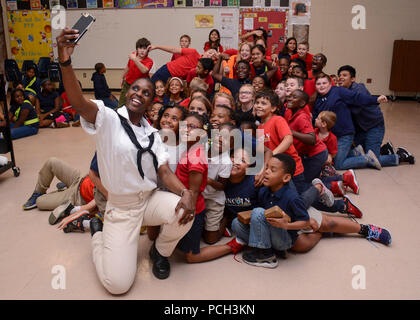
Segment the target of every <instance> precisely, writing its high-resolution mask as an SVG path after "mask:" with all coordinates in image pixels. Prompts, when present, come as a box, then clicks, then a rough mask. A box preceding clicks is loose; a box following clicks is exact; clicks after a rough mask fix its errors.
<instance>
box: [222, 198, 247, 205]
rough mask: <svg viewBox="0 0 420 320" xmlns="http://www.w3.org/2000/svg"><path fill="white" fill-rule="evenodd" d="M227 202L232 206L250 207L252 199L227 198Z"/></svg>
mask: <svg viewBox="0 0 420 320" xmlns="http://www.w3.org/2000/svg"><path fill="white" fill-rule="evenodd" d="M225 204H226V205H227V206H231V207H249V206H251V199H250V198H248V197H246V198H241V197H235V198H226V202H225Z"/></svg>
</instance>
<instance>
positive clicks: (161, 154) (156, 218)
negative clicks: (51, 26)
mask: <svg viewBox="0 0 420 320" xmlns="http://www.w3.org/2000/svg"><path fill="white" fill-rule="evenodd" d="M77 37H78V31H77V30H71V29H69V28H66V29H64V30H63V31H62V32H61V34H60V35H59V36H58V37H57V39H56V40H57V47H58V58H59V62H60V65H61V70H62V74H63V83H64V88H65V90H66V92H67V95H68V97H69V100H70V103H71V105H72V106H73V108H74V109H75V110H76V111H77V113H79V114H80V116H81V124H82V127H83V129H84V130H85V131H86V132H87V133H89V134H91V135H92V136H93V137H94V139H95V142H96V150H97V156H98V166H99V169H100V172H101V180H102V183H103V185H104V187H105V188H106V189H107V190H108V202H107V207H106V211H105V216H104V223H103V225H102V222H101V221H100V220H99V219H92V220H91V223H90V224H91V225H90V229H91V234H92V251H93V262H94V264H95V267H96V271H97V274H98V277H99V279H100V280H101V282H102V284H103V285H104V287H105V288H106V289H107V290H108V291H109V292H111V293H112V294H122V293H125V292H127V291H128V290H129V289H130V287H131V285H132V284H133V282H134V279H135V276H136V271H137V251H138V240H139V234H140V227H141V225H142V224H144V225H148V226H156V225H160V226H161V227H160V233H159V236H158V237H157V238H156V240H155V242H154V243H153V245H152V248H151V249H150V252H149V254H150V257H151V259H152V261H153V269H152V270H153V274H154V275H155V276H156V277H157V278H159V279H165V278H167V277H168V276H169V273H170V265H169V261H168V257H169V256H170V255H171V254H172V252H173V250H174V249H175V247H176V245H177V243H178V241H179V240H180V239H181V238H182V237H183V236H184V235H185V234H186V233H187V232H188V231H189V229H190V227H191V225H192V223H193V220H194V211H195V204H194V203H193V202H192V197H191V192H190V191H189V190H187V189H185V187H184V185H183V184H182V183H181V182H180V181H179V180H178V178H177V177H176V176H175V174H174V173H172V171H171V170H170V169H169V167H168V163H167V162H168V158H169V155H168V152H167V150H166V148H165V146H164V144H163V143H162V140H161V138H160V136H159V134H158V132H157V130H156V129H154V128H153V127H151V126H150V125H149V124H148V122H147V120H146V119H145V118H144V117H143V115H144V113H145V111H146V110H147V108H148V107H149V106H150V105H151V104H152V102H153V98H154V92H155V90H154V89H155V88H154V84H153V83H152V82H151V81H150V80H149V79H144V78H143V79H138V80H136V81H134V82H133V83H132V85H131V87H130V89H129V90H128V91H127V93H126V98H127V102H126V105H125V106H123V107H121V108H120V109H118V112H115V111H113V110H111V109H109V108H106V107H105V106H104V104H103V103H102V101H100V100H87V99H85V98H84V97H83V94H82V91H81V89H80V86H79V84H78V80H77V78H76V75H75V73H74V71H73V68H72V66H71V59H70V56H71V54H72V53H73V50H74V46H75V45H74V44H73V43H72V42H70V40H71V39H75V38H77ZM158 177H159V179H160V180H161V181H162V182H163V183H164V185H165V187H166V188H167V189H168V190H170V191H171V192H165V191H157V178H158ZM179 196H181V197H179Z"/></svg>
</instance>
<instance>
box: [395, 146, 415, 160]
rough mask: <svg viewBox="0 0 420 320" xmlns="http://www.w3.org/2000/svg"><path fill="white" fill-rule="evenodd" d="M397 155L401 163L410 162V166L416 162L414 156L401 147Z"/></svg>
mask: <svg viewBox="0 0 420 320" xmlns="http://www.w3.org/2000/svg"><path fill="white" fill-rule="evenodd" d="M397 155H398V158H399V160H400V162H408V163H409V164H414V163H415V162H416V159H415V158H414V156H413V155H412V154H411V153H410V152H409V151H408V150H407V149H406V148H403V147H399V148H398V149H397Z"/></svg>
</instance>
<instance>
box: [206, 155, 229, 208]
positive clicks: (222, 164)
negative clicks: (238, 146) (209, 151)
mask: <svg viewBox="0 0 420 320" xmlns="http://www.w3.org/2000/svg"><path fill="white" fill-rule="evenodd" d="M208 165H209V169H208V175H207V176H208V177H209V178H210V179H213V180H217V179H218V177H220V178H229V177H230V172H231V170H232V161H231V160H230V156H229V154H228V153H227V152H224V153H222V154H219V155H217V156H215V157H213V158H208ZM202 195H203V197H204V199H211V200H214V201H216V202H217V203H219V204H224V203H225V199H226V197H225V192H224V191H223V190H216V189H214V188H213V187H212V186H210V185H207V186H206V188H205V189H204V191H203V192H202Z"/></svg>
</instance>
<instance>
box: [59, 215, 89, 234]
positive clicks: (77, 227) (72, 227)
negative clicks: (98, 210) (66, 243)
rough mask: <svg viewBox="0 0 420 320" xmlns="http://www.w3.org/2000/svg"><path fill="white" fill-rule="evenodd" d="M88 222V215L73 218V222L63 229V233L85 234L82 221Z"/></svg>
mask: <svg viewBox="0 0 420 320" xmlns="http://www.w3.org/2000/svg"><path fill="white" fill-rule="evenodd" d="M85 220H89V214H88V213H84V214H83V215H81V216H79V217H78V218H75V219H74V220H72V221H70V222H69V223H68V224H67V225H66V226H65V227H64V228H63V231H64V233H69V232H82V233H83V232H85V228H84V227H83V221H85Z"/></svg>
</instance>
